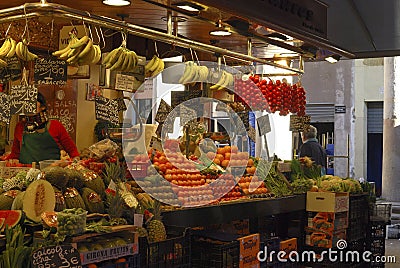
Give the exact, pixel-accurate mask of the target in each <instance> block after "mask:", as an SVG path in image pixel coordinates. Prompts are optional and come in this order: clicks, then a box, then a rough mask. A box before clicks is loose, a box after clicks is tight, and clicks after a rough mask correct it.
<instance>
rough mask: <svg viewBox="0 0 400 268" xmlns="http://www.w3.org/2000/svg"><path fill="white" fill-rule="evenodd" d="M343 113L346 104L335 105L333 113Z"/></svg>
mask: <svg viewBox="0 0 400 268" xmlns="http://www.w3.org/2000/svg"><path fill="white" fill-rule="evenodd" d="M345 113H346V106H344V105H337V106H335V114H345Z"/></svg>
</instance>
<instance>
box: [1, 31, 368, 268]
mask: <svg viewBox="0 0 400 268" xmlns="http://www.w3.org/2000/svg"><path fill="white" fill-rule="evenodd" d="M89 28H90V29H91V27H89ZM96 31H97V30H96ZM116 33H118V31H116ZM93 36H94V35H93V34H88V33H85V35H83V36H81V37H78V36H77V35H76V33H75V32H74V31H71V32H70V33H69V39H68V41H67V42H66V43H65V45H66V46H65V47H64V48H60V49H58V50H56V51H53V52H52V56H54V59H57V61H60V62H61V61H62V62H63V63H64V64H66V65H68V66H69V67H75V68H80V67H82V66H87V65H100V66H101V70H102V71H104V72H106V73H108V72H109V73H111V76H110V77H111V78H112V79H114V80H117V77H118V79H120V80H119V82H118V83H120V84H119V86H120V85H121V84H123V85H124V83H126V84H129V85H130V83H135V82H137V83H139V84H141V85H140V86H138V88H139V90H138V91H137V92H138V93H143V92H144V91H145V90H144V88H145V86H147V85H146V82H150V84H151V85H152V86H153V87H157V85H158V82H159V81H160V80H161V81H163V80H165V81H167V82H168V85H170V87H169V88H168V90H166V91H167V92H164V93H165V94H163V95H162V96H153V95H152V96H151V97H150V98H149V99H148V100H149V102H152V103H153V105H154V106H158V110H157V109H156V108H157V107H152V108H154V109H152V113H151V116H153V117H154V118H151V116H150V115H149V118H142V117H139V115H136V114H135V113H138V110H137V108H136V104H135V100H134V98H133V97H132V98H131V99H130V98H128V99H129V102H130V105H132V107H133V108H134V109H133V111H134V112H133V114H134V116H137V118H136V121H135V120H132V121H135V124H136V125H134V124H130V123H127V122H126V120H125V119H127V118H125V115H126V114H128V113H132V109H130V108H132V107H130V106H129V105H128V107H126V103H125V101H124V100H126V99H127V97H126V96H122V94H120V92H119V91H116V92H118V93H116V94H117V95H118V94H119V96H120V97H119V98H118V99H107V98H105V97H104V96H96V97H95V98H94V101H95V105H93V106H94V107H95V111H93V113H94V114H95V116H96V119H97V120H99V122H100V121H101V122H102V123H104V122H106V123H105V125H107V127H105V129H100V130H99V129H98V131H99V132H101V133H102V134H104V137H103V138H99V140H98V141H97V142H95V143H93V144H91V145H90V146H89V147H88V148H85V149H83V150H82V151H81V155H80V159H71V158H69V156H68V155H63V156H62V157H61V158H62V159H54V160H51V161H48V162H46V161H43V162H41V163H32V165H30V164H20V163H19V162H18V161H15V160H4V161H2V163H1V165H0V171H1V172H0V230H1V231H0V249H1V250H0V267H5V268H16V267H57V264H54V263H56V262H60V261H61V262H63V264H64V265H65V266H62V267H87V268H89V267H90V268H94V267H181V268H183V267H201V265H200V264H198V263H197V264H196V263H195V260H197V261H199V259H198V258H200V259H201V258H203V259H204V258H205V259H209V258H208V257H204V256H206V254H208V253H209V252H207V251H205V255H204V256H200V257H199V256H197V255H196V258H194V261H193V263H191V248H192V245H191V242H192V241H194V244H195V245H199V244H202V245H205V246H204V247H205V249H206V248H207V249H208V247H207V245H211V244H212V247H211V246H210V248H214V247H215V248H216V251H218V252H219V250H221V252H223V253H221V254H217V255H218V256H216V257H215V255H213V257H215V258H216V259H218V260H216V263H224V265H221V266H215V267H239V266H238V264H239V263H241V266H240V267H248V266H242V264H243V258H242V257H243V254H244V252H246V250H245V249H248V248H246V247H244V246H243V244H244V243H245V242H243V241H250V240H251V241H252V242H251V243H250V242H249V244H250V246H248V247H257V248H256V251H255V252H256V253H257V252H258V250H259V249H262V245H264V243H268V242H271V241H278V239H279V241H280V240H281V238H279V237H277V236H278V235H275V232H274V231H271V230H269V231H266V229H268V228H270V227H268V228H261V227H262V224H258V223H259V222H257V224H254V221H260V222H261V221H262V220H261V219H262V217H265V216H274V217H275V215H272V214H273V213H271V215H269V214H268V215H255V216H254V217H253V218H252V219H249V218H240V215H241V214H242V213H243V211H242V210H244V209H243V207H244V206H245V207H246V209H247V210H251V209H252V208H256V207H257V204H260V203H261V202H268V201H271V202H275V201H277V202H279V203H274V204H278V206H279V208H277V211H278V212H279V211H280V208H281V207H284V206H285V204H286V202H287V200H289V199H290V198H298V197H299V199H295V200H303V201H305V199H306V194H307V193H321V194H326V193H329V194H332V195H333V196H334V197H333V199H335V198H336V196H339V195H343V196H345V198H347V199H348V197H349V195H350V196H352V195H353V196H354V195H363V194H366V192H367V190H369V189H367V188H366V185H365V184H361V183H360V182H359V181H357V180H355V179H352V178H342V177H338V176H332V175H324V176H322V175H321V167H320V166H317V165H315V164H314V162H313V161H312V159H311V158H308V157H302V158H300V159H293V160H281V159H279V156H277V155H276V154H275V152H274V151H273V150H272V149H271V148H269V147H268V140H267V139H269V138H267V136H268V134H269V133H271V128H272V126H271V124H270V120H271V121H272V120H273V119H272V116H282V117H284V116H296V117H297V118H300V119H299V120H298V121H299V122H301V123H299V124H297V125H295V127H294V128H295V129H294V130H296V131H301V130H302V129H303V127H305V126H306V125H307V118H308V117H307V115H306V113H305V105H306V92H305V89H304V87H303V86H302V84H301V79H298V81H297V82H295V83H289V82H288V80H287V79H286V78H280V79H275V80H273V79H272V78H269V77H267V76H264V75H261V76H260V75H259V74H256V73H255V69H253V68H250V69H251V71H249V72H246V73H243V72H241V71H240V68H236V67H235V66H228V65H227V64H226V63H225V64H221V62H219V63H216V62H202V61H199V60H195V57H193V55H192V58H191V59H187V60H186V59H185V62H182V63H179V64H174V66H172V67H169V68H166V62H164V59H163V58H162V56H160V55H159V54H158V52H157V51H156V52H157V53H156V55H151V56H150V57H148V60H147V62H145V63H144V64H142V65H139V61H140V60H139V59H140V55H138V54H137V53H136V52H135V51H133V49H130V48H128V45H127V40H126V39H127V33H126V32H125V31H121V36H122V42H120V43H118V45H119V46H118V47H115V46H113V47H112V48H110V49H108V51H105V50H104V47H105V46H104V47H103V46H101V45H100V42H99V40H95V38H94V37H93ZM20 39H21V40H19V39H17V38H13V37H11V36H6V37H5V39H4V41H3V44H2V45H1V46H0V67H1V68H3V67H5V66H6V65H7V62H6V59H8V58H11V57H13V56H14V54H15V55H16V56H17V57H18V60H20V61H21V62H22V63H23V64H24V66H25V68H30V70H31V71H32V72H35V70H34V68H33V67H32V66H31V65H32V64H29V62H30V61H34V60H36V59H41V57H42V56H43V55H41V54H40V53H38V54H34V53H33V52H31V51H35V52H36V50H35V48H33V47H30V42H29V40H28V39H26V38H24V34H23V35H22V36H21V38H20ZM103 42H104V40H103ZM103 50H104V51H103ZM105 53H107V54H105ZM24 70H25V69H24ZM138 70H139V71H138ZM25 72H26V70H25ZM137 72H139V73H140V76H141V79H142V80H143V81H142V80H137V79H136V78H135V79H136V80H135V79H133V78H132V77H133V74H137ZM121 77H122V78H121ZM25 80H26V79H25ZM121 81H123V82H121ZM127 81H128V82H127ZM133 81H134V82H133ZM22 82H24V83H27V84H28V81H22ZM33 83H34V82H33ZM113 83H114V84H118V83H117V82H116V81H113ZM166 84H167V83H166ZM176 85H179V87H180V90H176V91H175V87H176ZM54 86H56V85H54ZM125 86H126V85H125ZM115 88H117V87H116V86H115ZM142 89H143V90H142ZM42 90H43V89H42ZM79 90H81V89H80V88H79ZM111 90H114V89H111ZM120 90H121V89H120ZM135 90H136V89H135ZM135 90H130V91H129V93H135ZM157 90H158V88H157V89H156V88H153V91H157ZM8 93H9V92H8ZM114 93H115V92H114ZM1 94H4V93H1ZM96 94H97V93H96ZM61 95H62V94H61ZM61 95H60V96H59V95H57V98H59V99H62V98H63V96H61ZM131 95H132V94H131ZM121 96H122V97H121ZM88 101H89V100H88ZM140 113H141V114H140V116H142V114H143V113H142V111H141V112H140ZM217 113H223V115H224V119H226V120H227V121H229V122H230V123H229V124H230V126H232V127H231V128H228V127H227V126H224V125H222V128H223V130H222V131H221V127H220V126H217V125H218V124H219V122H217V121H216V118H218V116H214V115H215V114H217ZM8 119H9V118H8ZM128 119H130V117H128ZM178 123H179V124H178ZM177 124H178V125H179V126H178V127H176V125H177ZM174 129H175V130H176V129H179V130H177V131H174ZM103 132H104V133H103ZM175 132H178V133H175ZM272 132H275V133H272V134H274V135H279V129H273V131H272ZM173 134H174V135H173ZM99 137H100V135H99ZM287 142H288V143H290V142H291V141H287ZM278 146H279V145H278ZM38 164H39V165H38ZM45 164H46V165H45ZM368 194H369V193H368ZM307 202H308V199H307ZM253 204H254V206H253ZM262 204H265V203H262ZM299 206H300V207H304V209H302V211H301V212H303V210H304V212H305V208H306V204H305V202H304V204H301V205H299ZM227 207H228V208H229V209H231V211H230V214H233V215H234V216H237V218H235V221H233V222H224V219H221V215H222V214H223V213H226V211H224V209H226V208H227ZM265 207H267V209H268V205H266V206H265ZM205 208H210V209H212V211H213V213H211V214H207V215H202V216H203V217H204V218H207V219H208V220H209V225H207V226H204V225H200V226H193V225H192V224H190V225H191V226H190V228H189V227H188V226H169V225H168V224H166V221H165V220H164V217H163V216H165V215H166V214H167V213H168V217H171V215H173V213H174V212H177V213H179V215H180V216H179V217H185V213H186V212H187V213H193V211H194V213H196V211H201V212H199V213H203V212H204V210H202V209H205ZM324 209H327V208H326V207H323V208H322V210H321V211H310V212H313V213H316V214H315V215H314V214H312V216H313V217H312V220H311V221H312V222H313V224H314V225H312V226H311V227H312V228H314V229H312V230H311V231H312V232H311V231H310V229H304V230H303V229H302V230H301V232H303V233H302V234H304V237H303V238H305V237H306V232H308V231H310V232H311V233H312V234H307V235H308V236H307V239H308V240H309V241H308V242H309V243H307V245H311V246H316V247H326V245H332V243H333V241H335V240H334V238H332V237H333V236H334V235H333V233H330V234H329V235H328V234H326V233H322V234H321V232H322V231H321V230H320V229H321V228H319V227H320V226H321V224H328V223H329V224H331V220H332V219H328V216H327V215H334V214H335V213H336V211H325V210H324ZM327 210H329V209H327ZM263 211H265V210H263ZM271 211H272V210H271ZM274 211H275V210H274ZM288 211H289V212H296V213H297V212H299V211H298V209H296V210H295V211H290V208H289V209H288V210H287V211H285V213H286V212H288ZM347 211H348V209H347V210H344V211H341V212H345V213H344V214H342V215H341V216H343V215H344V216H343V217H344V218H346V217H347V216H348V214H347ZM254 213H256V214H257V213H260V212H259V210H254ZM285 213H276V214H285ZM329 213H333V214H329ZM260 214H261V213H260ZM177 215H178V214H177ZM296 216H297V215H296ZM303 216H304V215H302V216H299V217H298V219H297V220H298V221H299V219H302V217H303ZM281 217H282V218H284V217H286V215H283V216H282V215H276V218H277V219H278V218H279V220H281ZM321 218H323V219H321ZM346 219H347V218H346ZM214 220H216V221H215V222H218V224H220V226H216V225H218V224H214V223H215V222H214ZM284 220H285V219H283V220H282V221H284ZM305 220H306V219H305ZM250 221H252V222H251V224H250ZM222 222H223V224H222ZM265 222H267V221H265ZM274 224H275V226H274V228H275V229H279V228H278V227H281V226H279V223H274ZM250 225H251V226H252V227H254V226H256V225H257V228H255V227H254V228H255V230H254V229H253V230H251V231H250V227H249V226H250ZM259 225H260V226H259ZM288 225H289V223H286V225H282V226H286V227H287V226H288ZM324 226H325V225H324ZM329 226H330V225H329ZM263 227H265V226H263ZM301 227H304V226H302V225H301ZM308 227H310V226H308ZM311 227H310V228H311ZM316 227H318V228H316ZM286 229H289V227H288V228H286ZM315 229H317V230H315ZM221 230H229V231H230V232H232V233H229V239H228V238H226V237H225V236H224V232H225V231H224V232H223V231H221ZM341 230H342V229H341ZM323 231H326V230H325V229H324V230H323ZM329 231H333V230H329ZM215 233H217V234H215ZM280 234H281V233H280ZM341 234H342V235H343V234H345V232H342V233H341ZM232 235H234V236H232ZM281 236H282V240H283V238H284V239H286V240H283V241H282V242H281V244H280V246H281V247H282V249H284V250H286V249H288V248H289V247H288V246H287V245H288V244H290V245H291V246H293V245H294V244H291V243H292V242H293V241H296V243H299V245H301V243H303V242H304V241H303V240H304V239H302V237H301V235H298V237H296V238H292V237H289V236H290V234H288V231H287V230H286V233H285V234H282V235H281ZM232 237H234V238H232ZM336 238H337V237H336ZM341 238H342V237H341ZM224 239H225V240H224ZM291 239H292V240H291ZM293 239H294V240H293ZM215 240H218V241H219V242H215ZM221 241H223V242H221ZM238 241H240V243H239V242H238ZM288 241H289V242H290V243H289V242H288ZM303 244H304V245H305V244H306V243H303ZM255 245H256V246H255ZM321 245H323V246H321ZM67 246H68V247H72V248H73V250H72V249H70V251H63V250H66V249H65V248H66V247H67ZM63 247H65V248H63ZM295 247H297V244H296V245H295ZM194 248H195V247H194ZM231 249H232V251H231ZM239 249H240V256H241V257H239V253H238V251H239ZM289 249H291V250H293V248H289ZM224 250H227V251H229V254H224V253H225V252H224ZM235 250H236V251H235ZM254 250H255V249H254V248H253V251H252V252H250V253H248V252H247V253H246V254H250V255H249V257H248V258H249V259H251V261H249V262H251V263H252V264H253V262H255V263H257V260H255V257H254V256H255V255H254ZM288 251H290V250H288ZM39 252H41V253H40V254H43V256H42V257H40V256H39V257H38V255H40V254H39ZM232 252H233V253H232ZM235 252H236V253H235ZM50 253H51V254H50ZM72 253H77V254H79V258H78V259H77V258H76V256H73V257H70V258H66V257H65V256H67V255H68V254H72ZM197 253H198V252H197ZM46 254H48V256H47V255H46ZM251 254H253V255H251ZM211 255H212V254H211ZM32 256H36V257H35V261H34V262H32ZM55 256H56V257H55ZM210 260H211V261H214V260H213V259H210ZM203 261H204V260H203ZM53 262H54V263H53ZM52 263H53V264H52ZM203 263H204V262H203ZM227 263H231V264H232V265H228V264H227ZM38 264H39V265H38ZM192 264H193V265H192ZM52 265H53V266H52ZM67 265H69V266H67ZM73 265H75V266H73ZM196 265H199V266H196ZM207 267H208V266H207ZM213 267H214V266H213ZM254 267H258V266H254Z"/></svg>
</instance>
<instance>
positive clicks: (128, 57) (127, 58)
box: [121, 50, 133, 72]
mask: <svg viewBox="0 0 400 268" xmlns="http://www.w3.org/2000/svg"><path fill="white" fill-rule="evenodd" d="M124 53H125V58H124V62H123V63H122V65H121V71H122V72H129V68H128V67H129V66H130V64H131V63H132V60H133V59H132V57H133V55H132V54H131V53H130V51H129V50H126V51H124Z"/></svg>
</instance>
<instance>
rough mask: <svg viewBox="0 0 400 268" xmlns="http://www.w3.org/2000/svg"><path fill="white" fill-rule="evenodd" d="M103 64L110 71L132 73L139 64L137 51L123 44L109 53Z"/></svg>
mask: <svg viewBox="0 0 400 268" xmlns="http://www.w3.org/2000/svg"><path fill="white" fill-rule="evenodd" d="M102 64H103V65H104V66H105V67H106V69H110V71H121V72H131V71H132V69H133V68H135V67H136V66H137V64H138V56H137V55H136V53H135V51H133V50H129V49H128V48H126V46H125V42H123V44H122V45H121V46H120V47H118V48H116V49H114V50H112V51H111V52H110V53H108V55H107V56H106V57H105V58H104V59H103V62H102Z"/></svg>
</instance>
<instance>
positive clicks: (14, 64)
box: [0, 56, 22, 84]
mask: <svg viewBox="0 0 400 268" xmlns="http://www.w3.org/2000/svg"><path fill="white" fill-rule="evenodd" d="M5 60H6V62H7V66H6V67H4V68H0V83H3V84H4V83H7V82H8V81H10V80H11V81H15V80H18V79H19V78H21V74H22V72H21V63H20V61H19V58H18V57H17V56H14V57H12V58H6V59H5Z"/></svg>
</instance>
